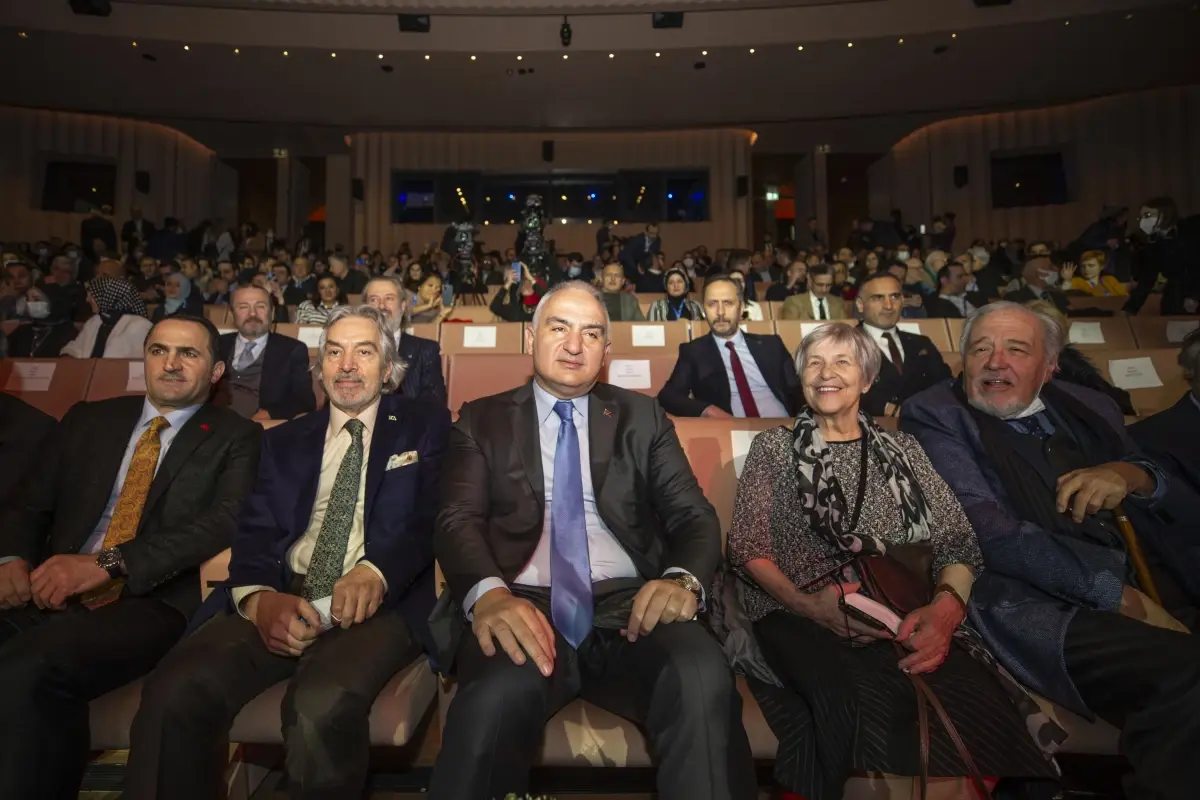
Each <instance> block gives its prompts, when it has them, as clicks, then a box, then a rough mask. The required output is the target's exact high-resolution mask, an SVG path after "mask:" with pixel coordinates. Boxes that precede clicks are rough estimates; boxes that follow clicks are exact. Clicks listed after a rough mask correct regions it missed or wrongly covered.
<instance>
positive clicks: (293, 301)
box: [283, 256, 317, 306]
mask: <svg viewBox="0 0 1200 800" xmlns="http://www.w3.org/2000/svg"><path fill="white" fill-rule="evenodd" d="M316 287H317V279H316V277H315V276H314V275H313V274H312V264H311V263H310V262H309V260H308V256H296V257H295V258H294V259H292V269H291V271H290V275H289V277H288V278H287V280H286V282H285V283H284V289H283V302H285V303H287V304H288V305H289V306H298V305H300V304H301V303H303V302H304V301H305V300H308V299H310V298H311V297H312V293H313V289H315V288H316Z"/></svg>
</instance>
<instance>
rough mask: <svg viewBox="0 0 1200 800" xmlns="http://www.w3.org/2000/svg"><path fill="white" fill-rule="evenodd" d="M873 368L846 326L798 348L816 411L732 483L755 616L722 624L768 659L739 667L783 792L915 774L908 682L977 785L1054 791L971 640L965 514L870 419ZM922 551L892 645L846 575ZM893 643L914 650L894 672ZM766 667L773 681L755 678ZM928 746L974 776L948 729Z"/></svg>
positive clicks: (810, 408)
mask: <svg viewBox="0 0 1200 800" xmlns="http://www.w3.org/2000/svg"><path fill="white" fill-rule="evenodd" d="M880 359H881V355H880V351H879V347H878V346H877V345H876V344H875V342H873V341H872V340H871V338H870V337H869V336H868V335H867V334H866V333H865V332H864V331H862V330H861V329H859V328H855V327H851V326H849V325H842V324H837V323H832V324H826V325H822V326H820V327H819V328H817V329H816V330H814V331H813V332H812V333H810V334H809V335H808V336H806V337H804V340H803V342H802V343H801V345H800V349H799V351H798V352H797V354H796V369H797V370H798V372H799V374H800V381H801V385H802V388H803V391H804V397H805V400H806V401H807V403H806V406H805V408H804V409H803V410H801V412H800V413H799V415H798V416H797V417H796V419H795V421H794V423H793V425H792V426H791V427H790V428H785V427H780V428H775V429H773V430H769V431H765V432H763V433H761V434H759V435H758V436H757V437H756V438H755V439H754V442H753V444H752V445H751V447H750V452H749V454H748V456H747V457H746V462H745V465H744V466H743V468H742V473H741V478H740V480H739V482H738V493H737V499H736V501H735V504H734V512H733V525H732V528H731V530H730V533H729V545H728V549H729V560H730V563H731V565H732V567H733V569H734V572H733V575H732V576H730V577H731V579H732V580H733V581H735V583H734V586H735V587H736V589H737V591H736V595H737V596H738V598H740V605H742V606H743V607H744V612H745V613H744V614H735V613H727V614H726V615H725V617H726V619H725V620H724V625H725V626H726V628H730V627H734V626H735V625H736V620H738V619H749V620H750V622H751V628H750V630H748V631H746V633H748V634H749V637H748V640H749V641H750V642H752V643H755V644H756V645H757V648H761V653H760V654H757V655H758V657H757V658H746V657H745V656H744V655H739V656H738V657H735V664H734V666H735V667H738V668H739V669H741V670H743V671H746V672H747V673H748V674H750V675H752V676H755V677H756V678H757V679H755V678H752V679H751V680H750V685H751V688H752V690H753V692H754V694H755V696H756V697H757V698H759V701H760V706H761V707H762V708H763V710H764V713H765V715H766V717H767V722H768V723H769V724H770V726H771V728H772V729H773V730H774V731H775V732H776V735H777V736H778V737H779V739H780V745H779V755H778V757H777V760H776V779H777V780H778V781H779V782H780V783H781V784H783V786H784V787H785V788H787V789H788V790H790V791H792V792H796V793H797V794H799V795H801V796H803V797H805V798H808V799H809V800H834V798H841V797H842V794H843V791H844V786H845V783H846V780H847V778H849V777H850V774H851V772H852V771H854V770H866V771H870V772H875V771H878V772H886V773H891V774H895V775H918V774H919V773H920V753H919V749H920V748H919V743H918V737H917V736H916V735H915V734H916V730H915V728H914V727H913V686H912V684H911V683H910V682H909V680H908V678H907V677H905V674H904V673H906V672H907V673H912V674H920V675H921V676H922V677H923V678H924V679H925V680H926V681H927V682H928V684H929V685H930V686H931V687H932V688H933V690H934V692H935V693H936V694H937V696H938V698H939V699H940V700H941V702H942V703H943V704H944V706H945V707H946V710H947V712H948V713H949V715H950V718H951V719H952V721H953V722H954V724H955V726H956V727H957V729H958V732H959V734H960V735H961V736H962V738H963V740H964V742H965V744H966V746H967V748H968V749H969V750H970V752H971V753H972V754H973V756H974V758H975V761H976V764H977V765H978V767H979V769H980V770H981V771H982V774H983V775H990V776H1000V777H1004V776H1020V777H1023V778H1037V777H1054V776H1055V774H1056V772H1055V769H1054V767H1053V765H1052V763H1051V762H1050V761H1049V760H1047V758H1046V757H1045V756H1044V755H1043V754H1042V753H1041V752H1040V751H1039V750H1038V747H1037V746H1036V744H1035V742H1034V740H1033V739H1032V738H1031V737H1030V735H1029V733H1028V732H1027V729H1026V718H1028V717H1029V716H1031V715H1033V714H1036V713H1040V712H1039V710H1038V709H1037V706H1036V705H1035V704H1034V703H1033V701H1032V699H1030V698H1029V696H1028V695H1026V694H1025V693H1024V692H1023V691H1022V690H1021V689H1020V687H1019V686H1018V685H1017V684H1016V683H1015V682H1014V681H1012V679H1011V678H1008V679H1005V678H1004V677H1002V676H1001V674H1000V673H999V672H997V671H996V670H995V668H994V666H993V664H994V661H993V660H992V659H991V658H990V656H988V654H987V652H986V650H985V648H984V647H983V644H982V642H981V640H980V639H979V637H978V635H976V634H974V633H973V632H972V631H970V629H968V628H966V627H964V622H965V621H966V609H967V601H968V599H969V598H970V595H971V586H972V584H973V583H974V579H975V572H976V570H978V568H979V567H980V565H981V564H982V560H983V559H982V555H981V554H980V549H979V544H978V542H977V541H976V538H975V533H974V531H973V529H972V527H971V523H970V521H969V520H968V518H967V515H966V513H965V512H964V511H963V508H962V506H961V505H960V504H959V501H958V499H957V498H956V497H955V495H954V493H953V492H952V491H951V490H950V488H949V487H948V486H947V485H946V482H945V481H943V480H942V478H941V477H940V476H939V475H938V473H937V472H936V471H935V470H934V469H933V466H932V465H931V464H930V461H929V458H928V457H927V456H926V455H925V452H924V451H923V450H922V449H921V446H920V445H919V444H918V443H917V441H916V439H914V438H913V437H911V436H908V435H906V434H903V433H890V432H888V431H885V430H883V429H881V428H880V427H878V426H877V425H876V424H875V422H874V420H873V419H872V417H870V416H869V415H867V414H866V413H864V412H863V411H862V409H861V406H860V403H861V398H862V396H863V394H864V393H865V392H866V391H867V390H868V389H869V388H870V387H871V385H872V384H873V383H874V381H875V378H876V376H877V375H878V373H879V367H880ZM917 543H928V544H929V545H932V552H933V561H932V575H933V578H934V581H935V582H936V584H937V585H936V589H934V591H933V600H932V601H931V602H930V603H929V604H928V605H926V606H924V607H922V608H919V609H917V610H916V611H913V612H912V613H910V614H909V615H907V616H906V617H904V618H903V619H901V620H899V623H898V624H896V622H897V621H896V620H895V619H892V620H891V622H892V624H893V625H895V628H894V630H893V629H891V628H890V626H889V625H888V622H889V620H888V619H886V616H887V615H886V614H883V613H877V612H876V611H875V610H874V609H873V606H875V601H877V600H879V599H880V598H862V597H855V595H861V594H862V593H863V592H864V589H863V585H862V583H861V576H860V575H859V574H858V573H857V571H856V569H855V568H854V567H853V566H852V564H851V562H852V561H854V559H855V558H856V557H857V556H860V555H865V554H882V553H886V552H887V551H888V549H889V548H895V547H897V546H899V545H908V544H917ZM714 594H716V592H715V591H714ZM729 595H730V593H729V592H724V593H723V596H725V597H726V598H728V597H729ZM893 639H894V640H895V641H896V642H899V643H900V644H901V645H902V647H903V649H904V650H905V651H906V655H904V656H903V658H899V660H898V655H897V652H896V648H895V647H894V644H893V641H892V640H893ZM973 656H974V657H973ZM756 664H761V665H763V666H764V667H765V670H766V671H765V673H763V672H757V671H752V669H750V668H747V667H748V666H750V667H753V666H754V665H756ZM771 683H775V684H776V685H774V686H772V685H771ZM1014 701H1015V702H1014ZM802 709H803V710H802ZM798 715H801V716H803V717H806V718H807V720H808V721H806V722H805V723H804V724H797V719H796V718H797V716H798ZM929 731H930V736H931V738H932V746H931V748H930V750H931V753H932V756H931V759H930V764H929V774H930V775H934V776H960V775H966V774H968V771H967V768H966V767H965V766H964V765H963V764H962V761H961V758H960V757H959V756H958V754H957V751H956V749H955V747H954V745H953V744H951V742H950V739H949V737H948V735H947V733H946V731H945V730H944V729H943V727H942V726H941V725H938V724H936V723H935V724H932V725H930V726H929Z"/></svg>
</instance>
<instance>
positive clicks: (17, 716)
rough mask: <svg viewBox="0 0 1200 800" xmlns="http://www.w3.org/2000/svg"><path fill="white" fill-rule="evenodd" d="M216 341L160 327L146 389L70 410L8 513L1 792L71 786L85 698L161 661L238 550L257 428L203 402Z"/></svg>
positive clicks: (0, 588) (217, 369)
mask: <svg viewBox="0 0 1200 800" xmlns="http://www.w3.org/2000/svg"><path fill="white" fill-rule="evenodd" d="M93 284H94V282H93ZM130 290H131V291H132V287H130ZM216 339H217V331H216V328H214V327H213V325H212V323H210V322H208V321H207V320H205V319H203V318H201V317H173V318H171V319H168V320H164V321H163V322H160V323H158V325H156V326H154V328H153V329H152V330H151V331H150V334H149V336H148V337H146V341H145V355H144V358H143V364H144V367H145V375H146V396H145V397H142V396H128V397H117V398H113V399H111V400H101V401H98V402H91V403H78V404H76V405H75V406H74V407H73V408H72V409H71V410H70V411H69V412H67V415H66V416H65V417H64V418H63V421H62V423H61V424H60V425H59V426H58V428H57V429H56V430H55V432H54V433H53V434H52V435H51V437H50V439H49V441H48V443H47V444H46V446H45V449H44V451H43V452H42V453H40V454H39V456H38V457H37V458H36V460H35V463H34V466H33V468H32V470H31V471H30V473H29V475H28V476H27V478H26V479H25V480H24V481H23V482H22V484H21V486H20V489H19V491H17V492H14V493H13V494H12V495H11V496H10V498H9V502H8V504H7V505H6V506H5V508H4V509H3V511H0V553H3V556H4V558H0V561H5V562H6V563H4V564H3V565H0V609H2V610H0V685H3V686H4V691H3V692H2V693H0V713H2V714H3V715H4V719H6V720H9V721H10V723H12V721H15V720H21V723H20V724H6V725H4V726H2V727H0V796H2V797H6V798H8V797H11V798H18V797H20V798H35V797H38V798H41V797H46V798H49V797H73V796H75V795H76V794H77V793H78V791H79V782H80V779H81V778H82V776H83V769H84V766H85V764H86V761H87V754H88V702H89V701H91V700H93V699H95V698H96V697H99V696H100V695H102V694H104V693H106V692H108V691H111V690H113V689H116V688H117V687H120V686H124V685H125V684H126V683H129V682H130V681H132V680H134V679H136V678H139V677H141V676H142V675H144V674H145V673H147V672H149V671H150V670H151V669H153V668H154V665H155V664H156V663H157V662H158V660H159V659H160V658H162V656H163V655H164V654H165V653H166V652H167V651H168V650H169V649H170V648H171V647H172V646H173V645H174V644H175V643H176V641H177V640H178V639H179V637H180V636H181V635H182V634H183V632H184V629H185V628H186V626H187V621H188V618H189V617H190V616H191V614H192V613H193V612H194V611H195V610H196V608H197V606H198V605H199V603H200V590H201V586H200V580H199V567H200V565H201V564H202V563H203V562H204V561H205V560H207V559H209V558H212V557H213V556H215V555H216V554H217V553H219V552H221V551H222V550H223V549H225V548H226V547H228V546H229V542H230V539H231V537H232V535H233V530H234V525H235V521H236V519H237V514H238V511H239V509H240V508H241V504H242V500H243V498H244V497H245V495H246V493H247V492H248V491H249V490H250V488H251V487H252V486H253V483H254V473H255V469H256V465H257V463H258V456H259V452H258V439H259V435H260V428H259V427H258V426H257V425H252V424H250V423H248V422H245V421H244V420H241V419H238V418H237V417H236V416H235V415H234V414H231V413H230V412H228V411H225V410H222V409H219V408H214V407H212V406H211V405H207V404H206V403H205V400H206V398H207V397H208V394H209V390H210V388H211V386H212V384H213V383H215V382H216V381H217V380H218V379H219V378H220V377H221V371H222V369H223V365H222V364H221V363H220V361H219V360H218V358H217V354H216Z"/></svg>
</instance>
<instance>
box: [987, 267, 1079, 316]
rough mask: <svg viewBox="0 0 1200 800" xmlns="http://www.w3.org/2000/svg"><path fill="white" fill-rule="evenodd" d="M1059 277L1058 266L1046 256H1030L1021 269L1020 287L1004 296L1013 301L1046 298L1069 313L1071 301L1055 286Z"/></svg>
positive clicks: (1022, 301) (1062, 310)
mask: <svg viewBox="0 0 1200 800" xmlns="http://www.w3.org/2000/svg"><path fill="white" fill-rule="evenodd" d="M1060 277H1061V274H1060V272H1059V270H1058V268H1057V267H1055V266H1054V262H1052V261H1051V260H1050V259H1049V258H1048V257H1045V256H1039V257H1037V258H1031V259H1029V261H1026V262H1025V266H1024V267H1023V268H1022V269H1021V286H1020V288H1018V289H1016V290H1015V291H1009V292H1008V293H1007V294H1006V295H1004V298H1005V299H1006V300H1009V301H1011V302H1013V303H1028V302H1031V301H1033V300H1047V301H1049V302H1051V303H1053V304H1054V307H1055V308H1057V309H1058V310H1059V311H1061V312H1062V313H1063V314H1069V313H1070V305H1071V301H1070V300H1068V299H1067V295H1066V293H1065V292H1063V291H1062V290H1061V289H1058V288H1057V287H1056V284H1057V283H1058V281H1059V278H1060Z"/></svg>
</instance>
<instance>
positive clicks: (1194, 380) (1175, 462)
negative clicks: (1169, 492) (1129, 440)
mask: <svg viewBox="0 0 1200 800" xmlns="http://www.w3.org/2000/svg"><path fill="white" fill-rule="evenodd" d="M1179 366H1181V367H1183V376H1184V377H1185V378H1186V379H1187V380H1188V383H1189V384H1191V385H1190V387H1189V391H1187V392H1184V394H1183V397H1181V398H1179V402H1178V403H1176V404H1175V405H1173V406H1171V407H1170V408H1168V409H1166V410H1164V411H1160V412H1158V413H1157V414H1154V415H1153V416H1149V417H1146V418H1145V419H1143V420H1141V421H1140V422H1137V423H1135V424H1134V425H1131V426H1130V428H1129V435H1130V436H1132V437H1133V440H1134V441H1135V442H1137V443H1138V444H1139V445H1141V447H1142V449H1143V450H1145V451H1146V452H1147V453H1149V454H1150V455H1151V456H1153V457H1154V459H1155V460H1156V461H1158V463H1160V464H1162V465H1163V466H1164V467H1166V468H1167V470H1168V471H1169V472H1171V473H1172V475H1174V476H1175V477H1177V478H1180V479H1182V480H1183V481H1184V482H1186V483H1187V484H1188V486H1190V487H1191V489H1192V491H1194V492H1196V493H1197V494H1200V330H1194V331H1192V332H1191V333H1189V334H1188V335H1187V336H1186V337H1185V338H1184V340H1183V348H1182V349H1181V350H1180V351H1179Z"/></svg>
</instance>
